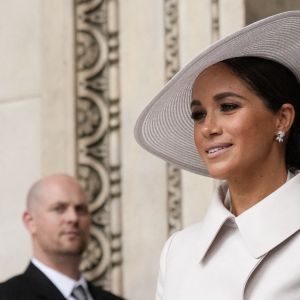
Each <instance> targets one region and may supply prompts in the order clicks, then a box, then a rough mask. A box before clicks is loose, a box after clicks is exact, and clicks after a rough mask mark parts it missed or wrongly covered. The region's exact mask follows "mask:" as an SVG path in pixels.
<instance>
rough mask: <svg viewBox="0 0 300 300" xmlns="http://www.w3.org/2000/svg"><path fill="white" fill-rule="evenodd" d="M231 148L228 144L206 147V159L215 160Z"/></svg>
mask: <svg viewBox="0 0 300 300" xmlns="http://www.w3.org/2000/svg"><path fill="white" fill-rule="evenodd" d="M231 146H232V144H229V143H226V144H217V145H213V146H209V147H207V148H206V150H205V152H206V153H207V156H208V158H215V157H218V156H219V155H221V154H223V153H224V152H226V151H227V150H228V149H229V148H230V147H231Z"/></svg>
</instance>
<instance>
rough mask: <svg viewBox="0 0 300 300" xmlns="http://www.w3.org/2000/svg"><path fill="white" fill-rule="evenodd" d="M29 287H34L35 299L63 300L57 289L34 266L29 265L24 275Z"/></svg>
mask: <svg viewBox="0 0 300 300" xmlns="http://www.w3.org/2000/svg"><path fill="white" fill-rule="evenodd" d="M24 276H25V279H26V281H27V282H28V285H29V286H32V287H34V288H33V293H34V294H35V296H36V299H41V300H42V299H44V300H46V299H47V300H65V299H66V298H65V297H64V296H63V295H62V294H61V292H60V291H59V290H58V289H57V287H56V286H55V285H54V284H53V283H52V282H51V281H50V280H49V279H48V278H47V276H46V275H44V273H43V272H41V271H40V270H39V269H38V268H37V267H36V266H35V265H34V264H32V263H30V264H29V266H28V268H27V269H26V271H25V273H24Z"/></svg>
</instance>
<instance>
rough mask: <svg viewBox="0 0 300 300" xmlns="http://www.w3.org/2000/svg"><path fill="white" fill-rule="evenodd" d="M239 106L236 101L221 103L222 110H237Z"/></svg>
mask: <svg viewBox="0 0 300 300" xmlns="http://www.w3.org/2000/svg"><path fill="white" fill-rule="evenodd" d="M238 107H239V105H238V104H235V103H223V104H221V111H223V112H228V111H232V110H235V109H237V108H238Z"/></svg>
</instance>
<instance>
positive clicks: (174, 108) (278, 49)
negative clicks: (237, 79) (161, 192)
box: [135, 11, 300, 176]
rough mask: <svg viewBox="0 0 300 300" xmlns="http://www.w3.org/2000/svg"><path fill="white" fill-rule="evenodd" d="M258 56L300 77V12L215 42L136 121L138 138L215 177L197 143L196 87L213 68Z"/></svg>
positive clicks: (193, 169) (168, 158)
mask: <svg viewBox="0 0 300 300" xmlns="http://www.w3.org/2000/svg"><path fill="white" fill-rule="evenodd" d="M243 56H256V57H262V58H267V59H271V60H274V61H277V62H279V63H281V64H283V65H284V66H286V67H288V68H289V69H290V70H291V71H292V72H293V73H294V74H295V75H296V77H297V78H298V80H300V11H289V12H284V13H281V14H278V15H274V16H271V17H268V18H266V19H263V20H260V21H258V22H255V23H252V24H250V25H248V26H246V27H244V28H242V29H241V30H239V31H237V32H235V33H234V34H231V35H229V36H227V37H225V38H223V39H221V40H219V41H217V42H216V43H214V44H212V45H211V46H210V47H208V48H207V49H206V50H205V51H203V52H202V53H200V54H199V55H197V56H196V57H195V58H194V59H193V60H192V61H191V62H189V63H188V64H187V65H186V66H185V67H184V68H182V69H181V70H180V71H179V72H178V73H177V74H176V75H175V76H174V77H173V78H172V79H171V80H170V81H169V82H168V83H167V84H166V85H165V86H164V87H163V88H162V89H161V91H160V92H159V93H158V94H157V95H156V96H155V98H154V99H153V100H152V101H151V102H150V104H149V105H148V106H147V107H146V108H145V109H144V111H143V112H142V113H141V115H140V116H139V118H138V120H137V122H136V125H135V138H136V140H137V142H138V143H139V144H140V145H141V146H142V147H143V148H145V149H146V150H148V151H149V152H151V153H153V154H154V155H156V156H158V157H160V158H162V159H164V160H165V161H167V162H170V163H172V164H174V165H176V166H177V167H179V168H182V169H185V170H188V171H191V172H194V173H197V174H202V175H206V176H209V173H208V171H207V168H206V166H205V164H204V163H203V161H202V160H201V159H200V157H199V154H198V152H197V149H196V146H195V143H194V133H193V130H194V122H193V120H192V119H191V117H190V115H191V110H190V103H191V95H192V86H193V83H194V81H195V79H196V78H197V76H198V75H199V73H201V72H202V71H203V70H204V69H206V68H207V67H209V66H211V65H213V64H215V63H217V62H220V61H222V60H224V59H227V58H232V57H243Z"/></svg>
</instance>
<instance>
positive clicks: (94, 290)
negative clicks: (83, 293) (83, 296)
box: [88, 283, 124, 300]
mask: <svg viewBox="0 0 300 300" xmlns="http://www.w3.org/2000/svg"><path fill="white" fill-rule="evenodd" d="M88 286H89V290H90V292H91V294H92V296H93V297H94V299H95V300H98V299H99V300H100V299H101V300H124V298H121V297H119V296H117V295H114V294H112V293H110V292H108V291H105V290H103V289H102V288H101V287H98V286H95V285H93V284H91V283H88Z"/></svg>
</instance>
